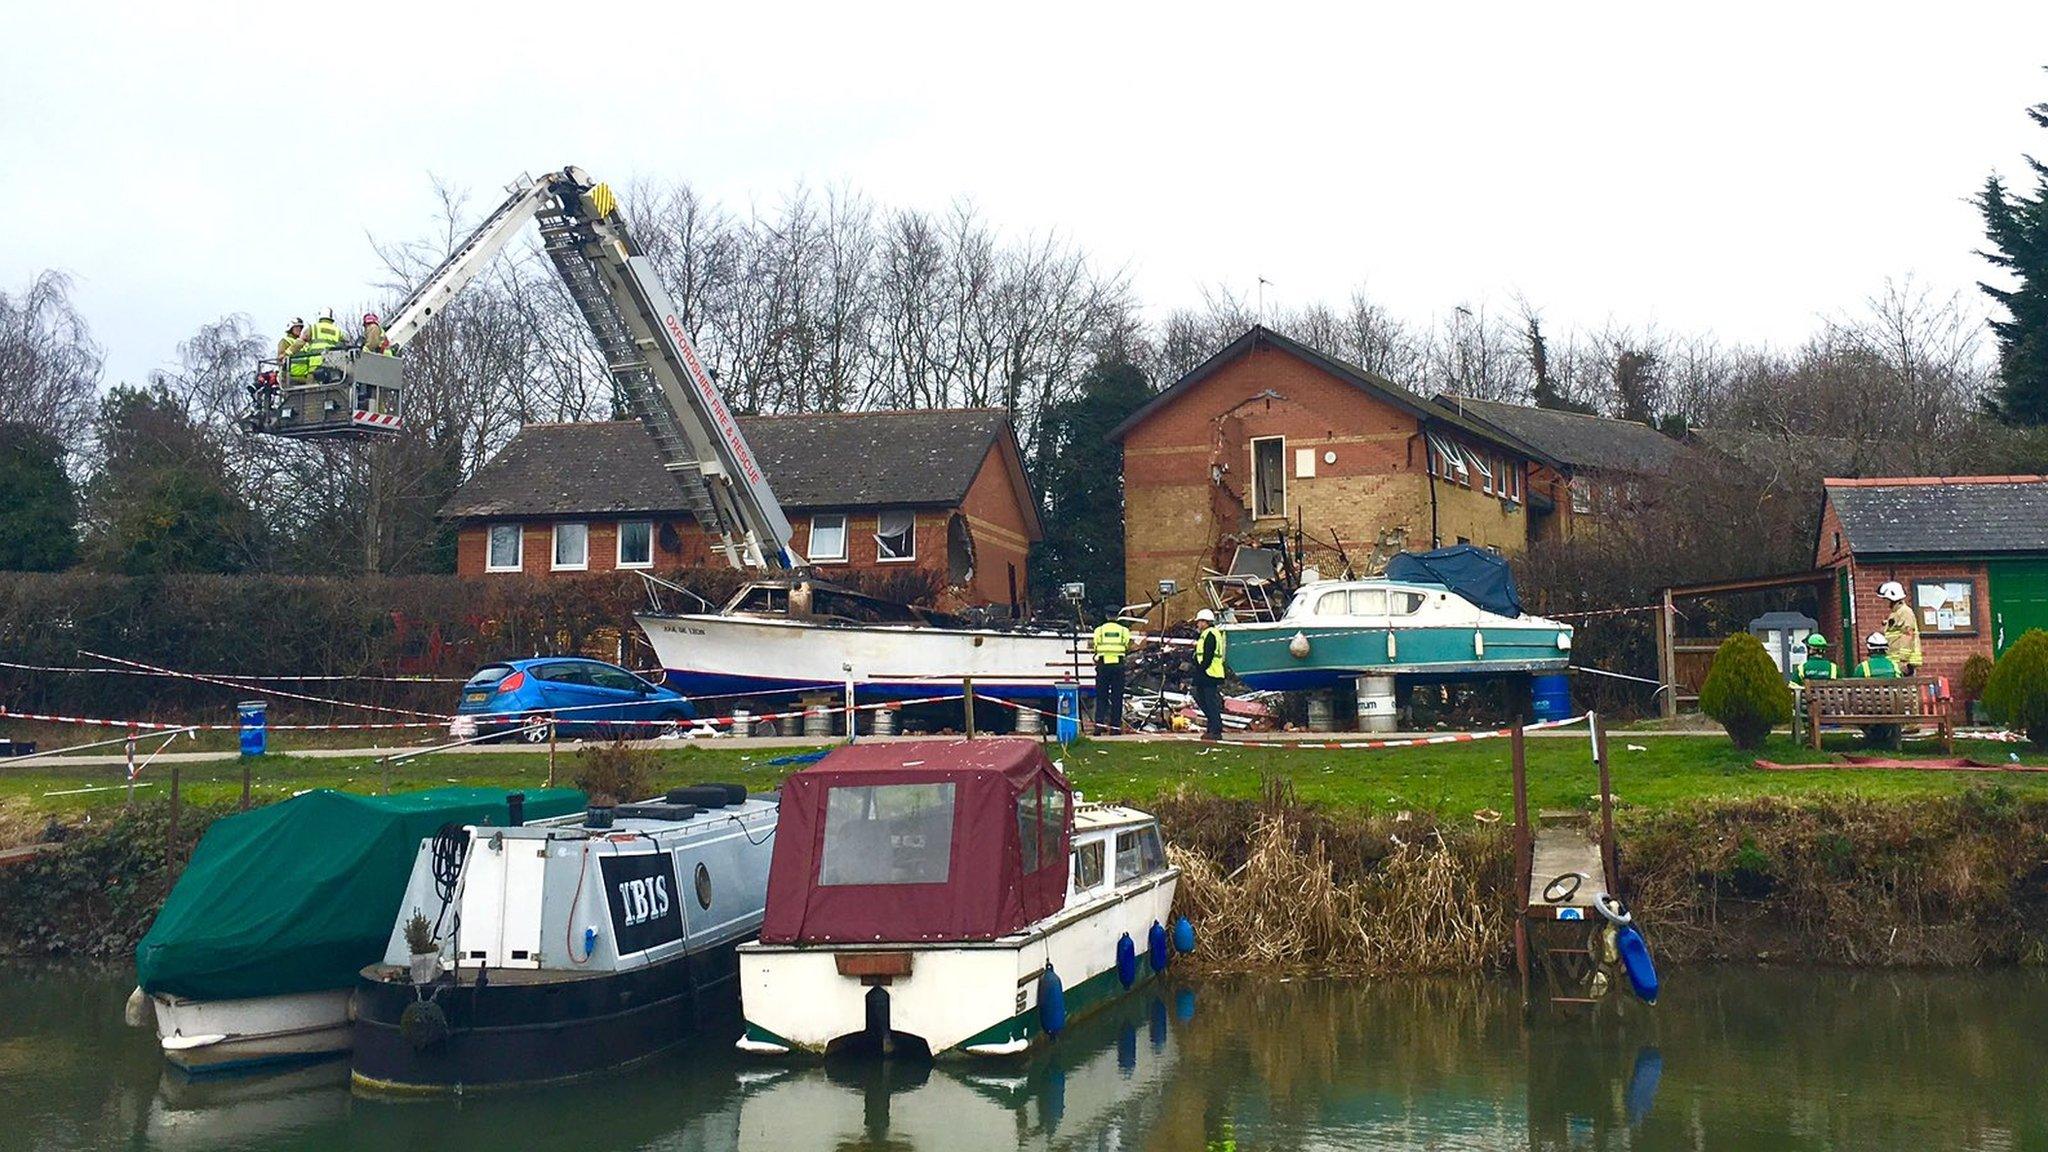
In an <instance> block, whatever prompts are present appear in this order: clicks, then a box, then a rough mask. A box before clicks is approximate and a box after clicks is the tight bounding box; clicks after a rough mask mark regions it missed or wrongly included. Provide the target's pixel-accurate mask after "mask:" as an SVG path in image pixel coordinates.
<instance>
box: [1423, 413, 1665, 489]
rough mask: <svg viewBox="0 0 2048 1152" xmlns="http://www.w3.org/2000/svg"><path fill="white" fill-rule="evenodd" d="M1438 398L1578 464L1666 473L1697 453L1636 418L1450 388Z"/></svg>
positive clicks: (1578, 467)
mask: <svg viewBox="0 0 2048 1152" xmlns="http://www.w3.org/2000/svg"><path fill="white" fill-rule="evenodd" d="M1436 402H1437V403H1438V404H1439V405H1441V406H1443V407H1445V408H1449V409H1452V410H1454V411H1457V412H1459V413H1461V414H1462V415H1464V416H1465V417H1467V418H1468V419H1472V420H1476V421H1478V422H1479V423H1481V424H1484V425H1486V426H1487V427H1490V428H1494V429H1498V430H1499V431H1501V432H1503V433H1506V434H1507V435H1509V436H1513V437H1515V438H1516V439H1518V440H1521V441H1523V442H1524V443H1526V444H1528V445H1529V446H1531V447H1533V448H1536V449H1538V450H1540V451H1542V452H1543V453H1545V454H1546V455H1548V456H1550V457H1552V458H1554V459H1555V460H1557V461H1558V462H1559V463H1561V464H1563V465H1564V466H1565V467H1567V468H1570V469H1574V470H1588V469H1598V470H1604V471H1610V472H1632V473H1637V474H1640V475H1645V476H1663V475H1668V474H1669V473H1671V472H1672V471H1673V470H1674V469H1675V468H1677V467H1679V466H1680V465H1683V464H1685V463H1686V462H1687V461H1688V460H1689V459H1690V458H1691V456H1692V455H1693V453H1692V450H1691V449H1690V448H1687V447H1686V446H1685V445H1684V444H1681V443H1679V442H1678V441H1677V440H1674V439H1672V438H1671V437H1669V436H1666V435H1664V434H1663V433H1662V432H1659V431H1657V430H1656V429H1655V428H1652V427H1650V426H1649V425H1647V424H1640V423H1637V422H1636V421H1634V420H1615V419H1610V418H1609V417H1606V416H1591V415H1587V414H1586V413H1583V412H1562V411H1558V410H1556V409H1552V408H1535V407H1531V406H1529V405H1527V404H1507V403H1503V402H1501V401H1498V400H1474V399H1471V398H1469V397H1464V396H1458V395H1456V394H1453V393H1449V392H1446V393H1444V394H1443V395H1440V396H1438V397H1437V398H1436Z"/></svg>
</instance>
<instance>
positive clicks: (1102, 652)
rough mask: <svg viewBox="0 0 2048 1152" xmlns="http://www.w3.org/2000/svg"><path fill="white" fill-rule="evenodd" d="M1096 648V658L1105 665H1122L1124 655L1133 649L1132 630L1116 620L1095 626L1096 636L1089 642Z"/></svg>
mask: <svg viewBox="0 0 2048 1152" xmlns="http://www.w3.org/2000/svg"><path fill="white" fill-rule="evenodd" d="M1089 643H1091V644H1093V645H1094V647H1095V658H1096V659H1097V660H1100V661H1102V662H1103V663H1104V664H1121V663H1123V662H1124V653H1125V652H1128V651H1130V648H1131V630H1130V629H1129V628H1126V627H1124V626H1123V625H1122V624H1120V623H1118V622H1117V621H1115V620H1104V621H1103V622H1102V623H1100V624H1097V625H1096V626H1095V636H1094V637H1093V639H1091V640H1090V641H1089Z"/></svg>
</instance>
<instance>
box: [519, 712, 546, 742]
mask: <svg viewBox="0 0 2048 1152" xmlns="http://www.w3.org/2000/svg"><path fill="white" fill-rule="evenodd" d="M546 719H547V714H546V713H544V712H536V713H534V714H533V715H531V716H527V717H524V718H522V719H521V720H520V721H519V723H520V725H521V728H520V731H519V739H520V740H522V741H524V742H525V743H528V744H545V743H547V742H548V726H547V725H546V724H544V723H542V721H544V720H546Z"/></svg>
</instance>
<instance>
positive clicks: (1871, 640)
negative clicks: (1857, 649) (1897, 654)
mask: <svg viewBox="0 0 2048 1152" xmlns="http://www.w3.org/2000/svg"><path fill="white" fill-rule="evenodd" d="M1863 642H1864V643H1865V644H1868V645H1870V646H1871V648H1873V649H1875V650H1877V651H1879V652H1882V651H1884V650H1885V649H1887V648H1889V647H1891V646H1892V642H1891V641H1890V640H1888V639H1886V638H1885V634H1884V633H1882V632H1872V633H1871V634H1870V635H1868V636H1865V637H1864V638H1863Z"/></svg>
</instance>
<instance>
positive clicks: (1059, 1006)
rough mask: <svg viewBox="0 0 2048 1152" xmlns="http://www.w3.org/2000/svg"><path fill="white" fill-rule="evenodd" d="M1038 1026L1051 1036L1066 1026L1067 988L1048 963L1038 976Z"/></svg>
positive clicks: (1057, 1033)
mask: <svg viewBox="0 0 2048 1152" xmlns="http://www.w3.org/2000/svg"><path fill="white" fill-rule="evenodd" d="M1038 1024H1039V1026H1040V1027H1042V1028H1044V1029H1045V1031H1046V1033H1047V1034H1048V1035H1052V1036H1057V1035H1059V1034H1060V1032H1061V1031H1062V1030H1063V1029H1065V1028H1066V1026H1067V988H1066V985H1064V984H1061V983H1060V974H1059V973H1057V972H1055V971H1053V970H1052V965H1051V964H1050V963H1048V964H1046V966H1045V971H1043V972H1041V973H1039V975H1038Z"/></svg>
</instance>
